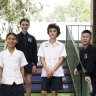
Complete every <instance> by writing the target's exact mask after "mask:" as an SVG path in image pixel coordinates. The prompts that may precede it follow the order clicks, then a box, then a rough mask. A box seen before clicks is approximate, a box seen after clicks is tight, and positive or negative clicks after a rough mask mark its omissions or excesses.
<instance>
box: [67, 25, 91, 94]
mask: <svg viewBox="0 0 96 96" xmlns="http://www.w3.org/2000/svg"><path fill="white" fill-rule="evenodd" d="M66 51H67V63H68V66H69V69H70V74H71V77H72V80H73V84H74V88H75V92H76V96H91V95H90V94H91V92H92V86H91V84H90V83H89V82H86V81H85V79H84V71H85V70H84V68H83V66H82V69H83V71H82V72H80V74H79V75H78V76H74V69H75V67H76V65H77V64H78V63H79V61H80V59H79V51H78V48H77V45H76V43H75V41H74V39H73V36H72V32H71V30H70V27H69V26H66Z"/></svg>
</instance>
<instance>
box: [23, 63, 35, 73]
mask: <svg viewBox="0 0 96 96" xmlns="http://www.w3.org/2000/svg"><path fill="white" fill-rule="evenodd" d="M32 67H33V64H32V63H28V64H27V65H26V66H24V71H25V74H32Z"/></svg>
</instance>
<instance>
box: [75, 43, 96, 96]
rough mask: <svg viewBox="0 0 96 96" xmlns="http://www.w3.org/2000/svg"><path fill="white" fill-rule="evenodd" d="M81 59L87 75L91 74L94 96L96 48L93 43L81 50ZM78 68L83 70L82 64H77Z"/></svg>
mask: <svg viewBox="0 0 96 96" xmlns="http://www.w3.org/2000/svg"><path fill="white" fill-rule="evenodd" d="M80 60H81V63H82V65H83V67H84V68H85V70H86V72H85V76H90V77H91V80H92V87H93V93H92V96H95V94H96V48H95V47H93V46H92V45H91V44H89V45H88V47H87V48H86V49H84V48H82V49H81V50H80ZM76 68H77V70H78V71H79V70H81V64H80V63H79V64H78V65H77V67H76Z"/></svg>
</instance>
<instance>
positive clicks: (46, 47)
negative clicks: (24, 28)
mask: <svg viewBox="0 0 96 96" xmlns="http://www.w3.org/2000/svg"><path fill="white" fill-rule="evenodd" d="M47 33H48V35H49V38H50V39H49V41H45V42H43V43H42V44H41V45H40V48H39V51H38V56H39V57H40V60H41V64H42V65H43V69H42V75H41V77H42V80H41V96H47V91H49V90H50V91H51V92H52V96H57V92H58V91H59V90H62V89H63V86H62V77H63V76H64V73H63V68H62V63H63V60H64V58H65V57H66V51H65V46H64V44H62V43H61V42H59V41H57V40H56V38H57V37H58V36H59V35H60V28H59V26H57V25H56V24H49V26H48V28H47Z"/></svg>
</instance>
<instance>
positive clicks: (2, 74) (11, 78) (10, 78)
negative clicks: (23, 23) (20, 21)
mask: <svg viewBox="0 0 96 96" xmlns="http://www.w3.org/2000/svg"><path fill="white" fill-rule="evenodd" d="M6 42H7V45H8V49H6V50H4V51H2V52H0V83H1V91H2V95H0V96H24V87H23V83H24V66H25V65H27V61H26V58H25V56H24V54H23V52H21V51H19V50H17V49H16V48H15V45H16V43H17V35H16V34H15V33H9V34H8V35H7V37H6Z"/></svg>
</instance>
